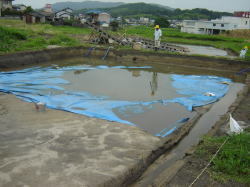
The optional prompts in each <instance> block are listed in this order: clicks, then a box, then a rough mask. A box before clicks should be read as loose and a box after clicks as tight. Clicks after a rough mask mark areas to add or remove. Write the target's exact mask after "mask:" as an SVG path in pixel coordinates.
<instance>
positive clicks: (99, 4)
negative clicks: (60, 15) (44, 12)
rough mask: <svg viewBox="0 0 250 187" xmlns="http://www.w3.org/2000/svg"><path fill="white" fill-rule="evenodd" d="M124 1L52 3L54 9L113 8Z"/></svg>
mask: <svg viewBox="0 0 250 187" xmlns="http://www.w3.org/2000/svg"><path fill="white" fill-rule="evenodd" d="M123 4H124V3H122V2H100V1H83V2H59V3H54V4H52V8H53V9H54V10H62V9H64V8H67V7H69V8H71V9H73V10H80V9H91V8H113V7H117V6H120V5H123Z"/></svg>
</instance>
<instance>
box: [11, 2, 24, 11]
mask: <svg viewBox="0 0 250 187" xmlns="http://www.w3.org/2000/svg"><path fill="white" fill-rule="evenodd" d="M13 9H14V10H16V11H20V12H23V11H25V10H26V9H27V6H25V5H23V4H15V5H13Z"/></svg>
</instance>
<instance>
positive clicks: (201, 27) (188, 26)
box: [181, 16, 250, 34]
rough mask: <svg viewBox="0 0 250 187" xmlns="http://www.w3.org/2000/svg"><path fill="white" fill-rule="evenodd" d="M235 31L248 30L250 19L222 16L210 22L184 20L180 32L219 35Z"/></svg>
mask: <svg viewBox="0 0 250 187" xmlns="http://www.w3.org/2000/svg"><path fill="white" fill-rule="evenodd" d="M235 29H250V18H245V17H233V16H223V17H222V18H220V19H215V20H211V21H203V20H198V21H196V20H184V21H183V25H182V27H181V32H187V33H195V34H219V33H221V32H225V31H231V30H235Z"/></svg>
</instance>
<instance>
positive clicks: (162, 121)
mask: <svg viewBox="0 0 250 187" xmlns="http://www.w3.org/2000/svg"><path fill="white" fill-rule="evenodd" d="M63 78H64V79H66V80H68V81H70V82H71V84H69V85H66V86H64V88H65V89H66V90H73V91H83V90H84V91H87V92H89V93H91V94H93V95H100V96H106V97H107V98H109V99H112V100H121V101H124V100H126V101H155V100H162V99H172V98H176V97H181V96H182V95H180V94H178V93H176V90H175V89H174V87H173V86H172V80H171V75H170V74H166V73H157V72H148V71H147V70H146V69H145V70H143V69H135V70H133V69H102V70H91V71H86V70H84V71H69V72H66V73H65V74H64V75H63ZM114 112H115V114H116V115H117V116H118V117H119V118H121V119H123V120H126V121H130V122H132V123H133V124H136V125H137V126H138V127H140V128H142V129H144V130H146V131H147V132H149V133H151V134H153V135H155V134H157V133H159V132H160V131H161V130H163V129H166V128H167V129H168V130H171V128H173V126H174V125H175V123H176V121H178V120H180V119H182V118H187V117H188V118H192V117H193V116H194V115H195V112H189V111H188V110H186V108H185V107H184V106H181V105H180V104H174V103H172V104H168V105H167V106H164V105H162V104H159V103H158V104H153V105H151V106H147V107H146V106H145V107H143V106H139V107H138V106H133V107H127V108H125V109H122V110H121V109H115V110H114Z"/></svg>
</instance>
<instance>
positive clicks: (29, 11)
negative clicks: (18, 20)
mask: <svg viewBox="0 0 250 187" xmlns="http://www.w3.org/2000/svg"><path fill="white" fill-rule="evenodd" d="M32 11H33V8H32V7H31V6H28V7H27V8H26V9H25V10H24V14H28V13H31V12H32Z"/></svg>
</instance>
